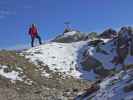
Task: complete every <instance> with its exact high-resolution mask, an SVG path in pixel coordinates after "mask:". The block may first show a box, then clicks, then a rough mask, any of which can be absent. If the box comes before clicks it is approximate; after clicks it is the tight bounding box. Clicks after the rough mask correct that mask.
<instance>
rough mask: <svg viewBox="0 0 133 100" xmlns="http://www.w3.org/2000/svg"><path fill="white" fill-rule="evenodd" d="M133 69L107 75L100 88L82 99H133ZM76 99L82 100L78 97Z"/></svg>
mask: <svg viewBox="0 0 133 100" xmlns="http://www.w3.org/2000/svg"><path fill="white" fill-rule="evenodd" d="M132 86H133V70H129V71H128V72H127V73H125V72H123V71H121V72H120V73H118V74H116V75H115V76H112V77H107V78H106V79H104V80H103V81H102V82H101V83H100V89H99V90H98V91H97V92H95V93H93V94H91V95H90V94H88V96H87V95H86V96H85V97H84V98H82V100H133V92H132ZM76 100H81V99H80V97H78V98H77V99H76Z"/></svg>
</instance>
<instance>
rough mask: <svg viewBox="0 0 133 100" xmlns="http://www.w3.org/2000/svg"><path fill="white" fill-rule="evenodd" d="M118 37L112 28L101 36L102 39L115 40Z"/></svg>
mask: <svg viewBox="0 0 133 100" xmlns="http://www.w3.org/2000/svg"><path fill="white" fill-rule="evenodd" d="M116 36H117V32H116V31H115V30H113V29H111V28H109V29H107V30H105V31H104V32H103V33H102V34H100V35H99V37H101V38H114V37H116Z"/></svg>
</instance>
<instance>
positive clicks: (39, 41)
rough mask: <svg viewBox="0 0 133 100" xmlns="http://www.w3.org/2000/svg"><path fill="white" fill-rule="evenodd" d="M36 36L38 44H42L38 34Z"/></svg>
mask: <svg viewBox="0 0 133 100" xmlns="http://www.w3.org/2000/svg"><path fill="white" fill-rule="evenodd" d="M36 38H37V39H38V40H39V44H42V40H41V37H40V36H39V35H37V36H36Z"/></svg>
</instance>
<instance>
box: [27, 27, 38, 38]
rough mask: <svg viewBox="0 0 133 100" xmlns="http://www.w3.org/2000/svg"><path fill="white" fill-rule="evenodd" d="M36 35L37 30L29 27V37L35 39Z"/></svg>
mask: <svg viewBox="0 0 133 100" xmlns="http://www.w3.org/2000/svg"><path fill="white" fill-rule="evenodd" d="M37 34H38V31H37V28H36V27H30V28H29V35H31V37H36V36H37Z"/></svg>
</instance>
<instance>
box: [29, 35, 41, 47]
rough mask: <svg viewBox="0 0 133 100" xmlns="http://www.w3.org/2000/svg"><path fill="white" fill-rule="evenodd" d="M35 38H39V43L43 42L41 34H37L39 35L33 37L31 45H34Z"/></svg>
mask: <svg viewBox="0 0 133 100" xmlns="http://www.w3.org/2000/svg"><path fill="white" fill-rule="evenodd" d="M35 38H36V39H38V41H39V44H42V40H41V37H40V36H39V35H37V36H34V37H31V46H32V47H34V40H35Z"/></svg>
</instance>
